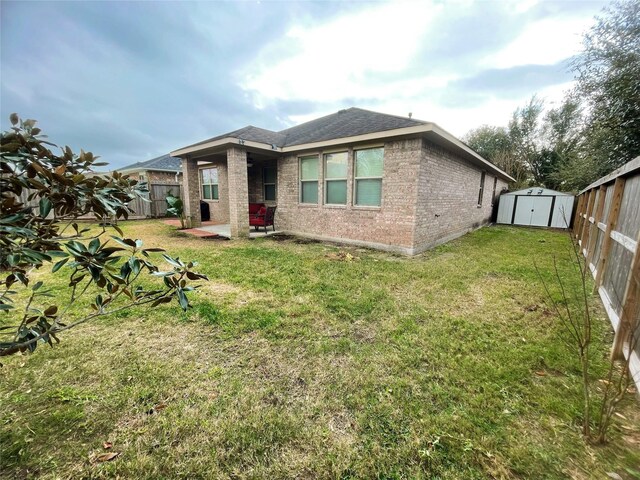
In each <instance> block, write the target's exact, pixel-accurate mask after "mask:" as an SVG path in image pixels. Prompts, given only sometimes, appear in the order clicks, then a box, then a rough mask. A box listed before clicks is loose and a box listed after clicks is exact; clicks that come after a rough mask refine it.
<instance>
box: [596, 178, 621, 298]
mask: <svg viewBox="0 0 640 480" xmlns="http://www.w3.org/2000/svg"><path fill="white" fill-rule="evenodd" d="M624 184H625V180H624V178H622V177H618V178H616V182H615V183H614V185H613V197H612V199H611V208H610V209H609V218H607V222H606V223H607V230H606V231H605V232H604V240H603V243H602V248H601V249H600V258H599V259H598V264H597V265H596V278H595V284H594V291H595V290H597V289H598V288H600V285H602V279H603V278H604V277H603V276H604V271H605V269H606V268H607V266H608V265H607V259H608V258H609V252H610V251H611V245H612V240H611V231H612V230H614V229H615V228H616V224H617V223H618V215H619V214H620V205H621V203H622V195H623V194H624Z"/></svg>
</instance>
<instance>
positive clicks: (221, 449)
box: [0, 221, 640, 479]
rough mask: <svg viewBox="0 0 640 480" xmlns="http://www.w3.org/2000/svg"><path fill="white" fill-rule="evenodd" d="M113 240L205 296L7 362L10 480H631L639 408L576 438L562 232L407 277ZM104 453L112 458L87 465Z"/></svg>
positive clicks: (283, 254)
mask: <svg viewBox="0 0 640 480" xmlns="http://www.w3.org/2000/svg"><path fill="white" fill-rule="evenodd" d="M123 225H124V228H125V230H126V231H125V234H128V235H130V236H136V237H139V238H143V239H144V240H145V245H146V246H148V247H149V246H162V247H165V248H167V249H168V250H169V251H170V252H171V253H172V254H174V255H175V254H179V256H180V257H181V258H183V259H187V260H188V259H197V260H198V261H199V262H200V267H201V268H200V271H202V272H204V273H206V274H208V275H209V276H210V278H211V281H210V282H209V283H208V284H206V285H205V286H204V287H203V288H202V289H201V290H200V291H199V292H198V293H197V294H196V295H192V297H191V298H192V301H193V303H194V306H195V308H193V309H192V310H190V311H189V312H187V313H183V312H182V311H181V310H180V309H179V308H178V307H177V305H176V304H170V305H168V306H162V307H158V308H154V309H147V310H142V309H141V310H136V311H132V312H127V313H124V314H120V315H117V316H115V317H114V318H107V319H102V320H100V321H99V322H96V323H93V324H85V325H83V326H80V327H78V328H77V329H75V330H71V331H69V332H66V333H65V334H64V335H62V343H61V344H60V345H58V346H56V347H55V348H49V347H47V346H42V347H40V348H38V350H36V352H35V353H34V354H33V355H28V356H22V355H20V356H13V357H8V358H5V359H3V360H2V361H3V363H4V367H2V368H0V477H2V476H3V477H6V478H36V477H37V478H100V477H119V478H141V479H142V478H148V479H160V478H185V479H187V478H188V479H193V478H268V479H276V478H321V479H323V478H335V479H348V478H379V479H383V478H384V479H396V478H397V479H399V478H407V479H409V478H411V479H414V478H416V479H417V478H440V479H452V478H456V479H457V478H460V479H473V478H536V479H539V478H607V477H606V474H607V472H616V473H617V474H619V475H620V476H621V477H622V478H625V479H626V478H640V473H638V471H640V467H639V465H640V425H639V424H640V421H639V419H640V413H639V409H638V406H637V404H636V403H635V401H634V399H633V397H632V396H631V395H630V396H629V398H628V399H627V400H626V402H625V404H624V405H623V408H622V410H621V416H619V417H615V424H614V426H613V428H612V434H611V437H612V438H611V442H610V443H609V444H608V445H607V446H605V447H595V446H588V445H585V443H584V442H583V440H582V438H581V435H580V411H581V409H580V406H581V395H580V377H579V370H578V367H577V362H576V361H575V360H574V358H573V357H572V355H571V354H570V353H569V352H568V350H567V348H566V347H565V346H564V343H563V342H562V340H561V336H560V332H561V329H560V327H559V325H558V322H557V320H556V319H555V318H554V316H553V315H552V314H551V313H550V312H549V311H548V310H547V309H546V308H545V305H544V298H545V295H544V290H543V288H542V286H541V285H540V282H539V280H538V276H537V273H536V270H535V268H534V259H536V261H537V262H538V263H539V265H540V266H541V269H542V271H543V272H544V274H545V275H547V276H548V277H549V278H550V275H551V265H552V255H553V254H554V253H555V254H560V255H561V256H562V259H561V260H560V261H559V268H560V272H561V274H562V275H563V276H564V277H565V278H566V279H567V281H568V282H569V283H573V284H577V283H576V282H577V278H576V275H575V271H574V269H573V267H572V266H571V265H570V263H568V262H567V261H566V258H567V255H566V252H567V249H568V245H569V239H568V236H567V235H566V234H564V233H558V232H551V231H544V230H529V229H522V228H511V227H489V228H483V229H481V230H478V231H476V232H474V233H472V234H469V235H466V236H465V237H463V238H461V239H459V240H456V241H453V242H450V243H448V244H446V245H443V246H440V247H438V248H436V249H434V250H432V251H429V252H426V253H424V254H422V255H420V256H417V257H414V258H406V257H399V256H394V255H390V254H386V253H381V252H373V251H369V250H364V249H357V248H343V247H336V246H331V245H324V244H315V243H310V244H307V243H297V242H296V241H294V240H291V239H290V240H285V241H276V240H273V239H269V238H267V239H257V240H252V241H249V240H245V241H212V240H200V239H195V238H187V237H185V236H183V235H182V234H180V233H178V232H176V231H175V230H174V229H173V228H172V227H168V226H166V225H163V224H161V223H159V222H154V221H145V222H137V223H134V222H129V223H124V224H123ZM347 253H348V254H349V255H346V254H347ZM39 275H40V276H41V277H44V276H46V275H48V274H47V273H40V274H39ZM57 276H58V275H57ZM57 276H56V277H57ZM56 282H57V283H56V289H57V290H58V291H59V292H60V294H61V295H63V294H64V293H65V292H66V288H65V283H64V282H63V281H62V278H60V279H59V280H56ZM592 300H593V304H594V305H596V304H597V299H596V298H595V297H594V298H593V299H592ZM80 307H81V306H80V305H79V306H78V308H80ZM596 314H597V316H598V320H597V321H596V324H597V328H596V333H595V336H596V338H597V340H596V343H597V344H598V345H599V347H597V348H596V349H595V350H596V351H595V352H594V370H593V371H594V375H596V376H601V375H603V374H604V372H605V369H606V363H607V355H608V345H609V342H610V341H611V333H610V327H609V324H608V321H607V320H606V318H605V316H604V314H603V313H602V312H601V311H600V310H597V311H596ZM2 322H7V320H6V319H4V318H3V317H0V323H2ZM104 442H111V443H112V444H113V447H112V448H111V449H110V450H108V451H109V452H116V453H119V454H120V455H119V456H118V457H117V458H116V459H114V460H112V461H110V462H104V463H96V462H94V461H92V459H95V457H96V456H97V455H99V454H101V453H104V452H105V450H104V449H103V443H104ZM634 475H635V477H634Z"/></svg>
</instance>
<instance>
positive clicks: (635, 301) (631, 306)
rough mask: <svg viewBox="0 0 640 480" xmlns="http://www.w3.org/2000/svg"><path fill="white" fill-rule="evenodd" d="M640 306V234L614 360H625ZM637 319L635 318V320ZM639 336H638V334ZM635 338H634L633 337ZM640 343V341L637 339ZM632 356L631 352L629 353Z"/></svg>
mask: <svg viewBox="0 0 640 480" xmlns="http://www.w3.org/2000/svg"><path fill="white" fill-rule="evenodd" d="M639 304H640V234H638V241H637V243H636V251H635V253H634V255H633V260H632V262H631V268H630V269H629V278H627V285H626V287H625V291H624V297H623V300H622V313H621V314H620V324H619V325H618V330H617V331H616V336H615V338H614V340H613V349H612V350H611V356H612V357H613V358H614V359H620V358H624V352H623V349H624V344H625V340H626V338H627V335H629V333H630V332H634V331H635V330H636V326H637V325H636V324H637V323H638V321H640V319H639V318H638V316H637V315H636V313H637V312H638V310H639ZM634 317H635V318H634ZM636 335H637V334H636ZM632 338H633V336H632ZM633 340H635V341H640V339H635V338H633ZM634 346H635V345H630V346H629V348H634ZM629 355H631V352H629Z"/></svg>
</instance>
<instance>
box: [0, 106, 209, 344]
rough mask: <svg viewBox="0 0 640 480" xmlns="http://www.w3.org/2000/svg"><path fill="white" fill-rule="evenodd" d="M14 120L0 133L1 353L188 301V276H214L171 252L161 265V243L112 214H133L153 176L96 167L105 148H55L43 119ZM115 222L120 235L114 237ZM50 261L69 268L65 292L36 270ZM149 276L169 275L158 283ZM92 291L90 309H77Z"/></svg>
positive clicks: (60, 271) (55, 267)
mask: <svg viewBox="0 0 640 480" xmlns="http://www.w3.org/2000/svg"><path fill="white" fill-rule="evenodd" d="M10 121H11V124H12V127H11V130H10V131H6V132H3V133H2V138H1V141H0V145H1V155H0V311H2V312H3V313H4V315H3V316H4V318H2V319H0V334H1V338H2V340H0V356H6V355H11V354H14V353H17V352H24V351H34V350H35V349H36V347H37V346H38V344H40V343H45V342H46V343H48V344H50V345H53V342H54V341H55V342H58V341H59V340H58V334H59V333H60V332H63V331H65V330H68V329H70V328H72V327H75V326H77V325H80V324H82V323H84V322H87V321H90V320H94V319H96V318H99V317H102V316H105V315H109V314H111V313H114V312H117V311H122V310H126V309H129V308H132V307H135V306H140V305H151V306H156V305H160V304H162V303H169V302H171V301H172V299H174V298H175V299H177V301H178V303H179V305H180V307H181V308H183V309H185V310H186V309H187V308H189V306H190V305H189V301H188V299H187V296H186V292H188V291H191V290H193V289H194V288H195V287H193V286H190V285H189V282H190V281H197V280H206V279H207V278H206V276H205V275H202V274H200V273H197V272H196V271H194V267H195V264H194V263H192V262H187V263H185V262H182V261H181V260H180V259H179V258H172V257H170V256H169V255H166V254H163V257H164V259H165V260H166V261H167V262H168V264H169V265H170V266H171V268H170V269H169V270H167V271H160V270H159V269H158V267H157V266H155V265H154V264H153V263H152V262H151V259H150V258H151V257H150V255H151V254H152V253H153V252H162V251H163V250H162V249H159V248H143V243H142V241H141V240H139V239H131V238H124V237H123V233H122V230H121V229H120V228H119V227H118V226H117V225H116V224H112V223H110V221H109V219H111V218H113V219H115V220H118V219H120V218H124V219H126V218H127V217H128V214H129V213H130V212H131V210H130V209H129V207H128V206H127V204H128V203H129V202H130V201H131V200H133V199H134V198H135V196H136V195H139V194H141V193H144V192H146V191H147V190H146V184H140V183H138V182H137V181H136V180H133V179H130V178H129V177H127V176H125V175H122V174H119V173H117V172H115V173H113V175H112V176H111V177H106V176H104V177H103V176H92V175H90V172H91V170H92V168H93V167H97V166H100V165H104V164H101V163H98V162H96V160H97V158H98V157H95V156H94V155H93V154H91V153H90V152H84V151H81V153H80V155H75V154H74V153H73V152H72V151H71V149H70V148H69V147H65V148H64V149H61V153H60V154H59V155H56V154H55V153H54V152H53V151H52V150H51V149H50V148H49V147H55V145H53V144H51V143H49V142H47V141H46V140H44V138H45V137H44V136H43V135H40V129H39V128H37V127H36V126H35V125H36V122H35V121H34V120H24V121H21V120H20V119H19V118H18V116H17V115H16V114H12V115H11V117H10ZM25 197H26V198H25ZM21 198H23V199H24V201H23V200H21ZM33 203H36V204H37V207H36V206H30V205H29V204H33ZM87 215H92V216H93V217H94V218H95V219H96V220H98V221H99V222H100V225H101V227H100V229H99V230H98V231H97V232H96V231H95V229H91V228H88V227H83V226H81V224H78V223H77V221H76V220H77V219H78V217H81V216H87ZM110 230H112V231H114V233H116V232H117V233H118V234H119V235H113V236H111V237H107V236H106V235H105V234H106V233H107V231H110ZM49 268H50V269H51V272H52V273H53V274H55V275H64V276H65V277H68V279H69V289H68V292H67V293H68V298H67V299H66V302H63V303H60V300H61V298H60V297H61V295H60V294H59V293H58V294H57V295H56V296H55V298H54V296H53V294H52V293H51V292H52V290H51V289H49V288H47V287H46V285H45V283H46V280H41V281H38V282H35V283H33V282H31V276H32V274H33V272H34V271H36V270H44V269H49ZM149 276H151V277H155V279H156V280H157V281H156V283H158V282H160V285H156V286H153V287H149V286H148V285H149V284H150V282H149V279H148V277H149ZM44 278H45V279H46V278H47V277H44ZM143 279H144V280H145V281H144V282H143ZM84 299H89V300H90V302H91V304H90V308H91V310H89V311H84V312H82V313H76V310H77V309H74V310H70V307H71V305H73V304H76V303H78V301H81V300H84Z"/></svg>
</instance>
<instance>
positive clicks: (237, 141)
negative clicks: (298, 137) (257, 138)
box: [169, 137, 282, 157]
mask: <svg viewBox="0 0 640 480" xmlns="http://www.w3.org/2000/svg"><path fill="white" fill-rule="evenodd" d="M225 145H230V146H236V145H240V146H242V147H252V148H259V149H261V150H268V151H270V152H280V151H282V149H281V148H279V147H276V148H273V146H272V145H270V144H268V143H261V142H253V141H251V140H243V139H241V138H236V137H225V138H221V139H219V140H214V141H212V142H207V143H202V144H200V145H192V146H190V147H184V148H181V149H179V150H175V151H173V152H171V153H170V154H169V155H171V156H172V157H184V156H185V155H188V154H190V153H196V152H201V151H203V150H209V149H211V148H216V147H222V146H225Z"/></svg>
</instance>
